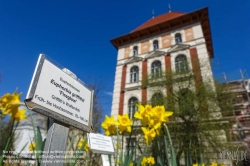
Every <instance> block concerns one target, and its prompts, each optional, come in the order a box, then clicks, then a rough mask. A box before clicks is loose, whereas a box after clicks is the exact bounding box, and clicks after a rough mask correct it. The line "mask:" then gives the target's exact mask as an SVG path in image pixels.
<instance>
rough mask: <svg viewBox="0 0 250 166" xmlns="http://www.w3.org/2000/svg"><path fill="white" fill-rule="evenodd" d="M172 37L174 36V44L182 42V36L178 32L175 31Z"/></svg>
mask: <svg viewBox="0 0 250 166" xmlns="http://www.w3.org/2000/svg"><path fill="white" fill-rule="evenodd" d="M174 37H175V44H179V43H181V42H182V38H181V34H180V33H176V34H175V36H174Z"/></svg>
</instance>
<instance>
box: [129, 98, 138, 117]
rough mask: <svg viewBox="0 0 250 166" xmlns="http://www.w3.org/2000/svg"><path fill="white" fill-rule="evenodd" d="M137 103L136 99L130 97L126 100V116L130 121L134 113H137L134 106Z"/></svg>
mask: <svg viewBox="0 0 250 166" xmlns="http://www.w3.org/2000/svg"><path fill="white" fill-rule="evenodd" d="M137 103H138V99H137V98H136V97H131V98H130V99H129V100H128V116H129V118H130V119H133V118H134V114H135V111H137V106H136V104H137Z"/></svg>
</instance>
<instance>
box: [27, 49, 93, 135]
mask: <svg viewBox="0 0 250 166" xmlns="http://www.w3.org/2000/svg"><path fill="white" fill-rule="evenodd" d="M66 72H68V73H66ZM92 100H93V91H92V90H90V89H88V88H87V87H85V86H84V85H83V83H82V82H81V81H80V80H78V79H77V78H76V77H75V78H73V77H72V76H70V75H69V70H62V69H60V68H59V67H57V66H56V65H55V64H53V63H52V62H51V61H49V60H48V59H47V58H46V57H45V55H43V54H40V56H39V59H38V62H37V65H36V69H35V72H34V74H33V78H32V81H31V84H30V87H29V91H28V93H27V97H26V100H25V103H26V105H27V107H28V108H29V109H32V110H33V111H36V112H39V113H41V114H44V115H46V116H49V117H51V118H53V119H55V120H58V121H61V122H63V123H66V124H69V125H71V126H74V127H77V128H79V129H82V130H85V131H86V130H87V131H89V130H90V127H91V125H92V118H91V117H92Z"/></svg>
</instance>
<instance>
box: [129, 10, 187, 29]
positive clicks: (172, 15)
mask: <svg viewBox="0 0 250 166" xmlns="http://www.w3.org/2000/svg"><path fill="white" fill-rule="evenodd" d="M185 14H186V13H182V12H169V13H165V14H162V15H159V16H157V17H155V18H151V19H150V20H148V21H147V22H145V23H144V24H142V25H140V26H139V27H137V28H136V29H134V30H133V31H132V32H135V31H138V30H141V29H144V28H148V27H150V26H153V25H156V24H159V23H161V22H165V21H168V20H171V19H173V18H176V17H179V16H182V15H185Z"/></svg>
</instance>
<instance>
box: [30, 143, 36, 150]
mask: <svg viewBox="0 0 250 166" xmlns="http://www.w3.org/2000/svg"><path fill="white" fill-rule="evenodd" d="M35 150H36V142H32V143H31V144H30V145H29V151H31V152H34V151H35Z"/></svg>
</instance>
